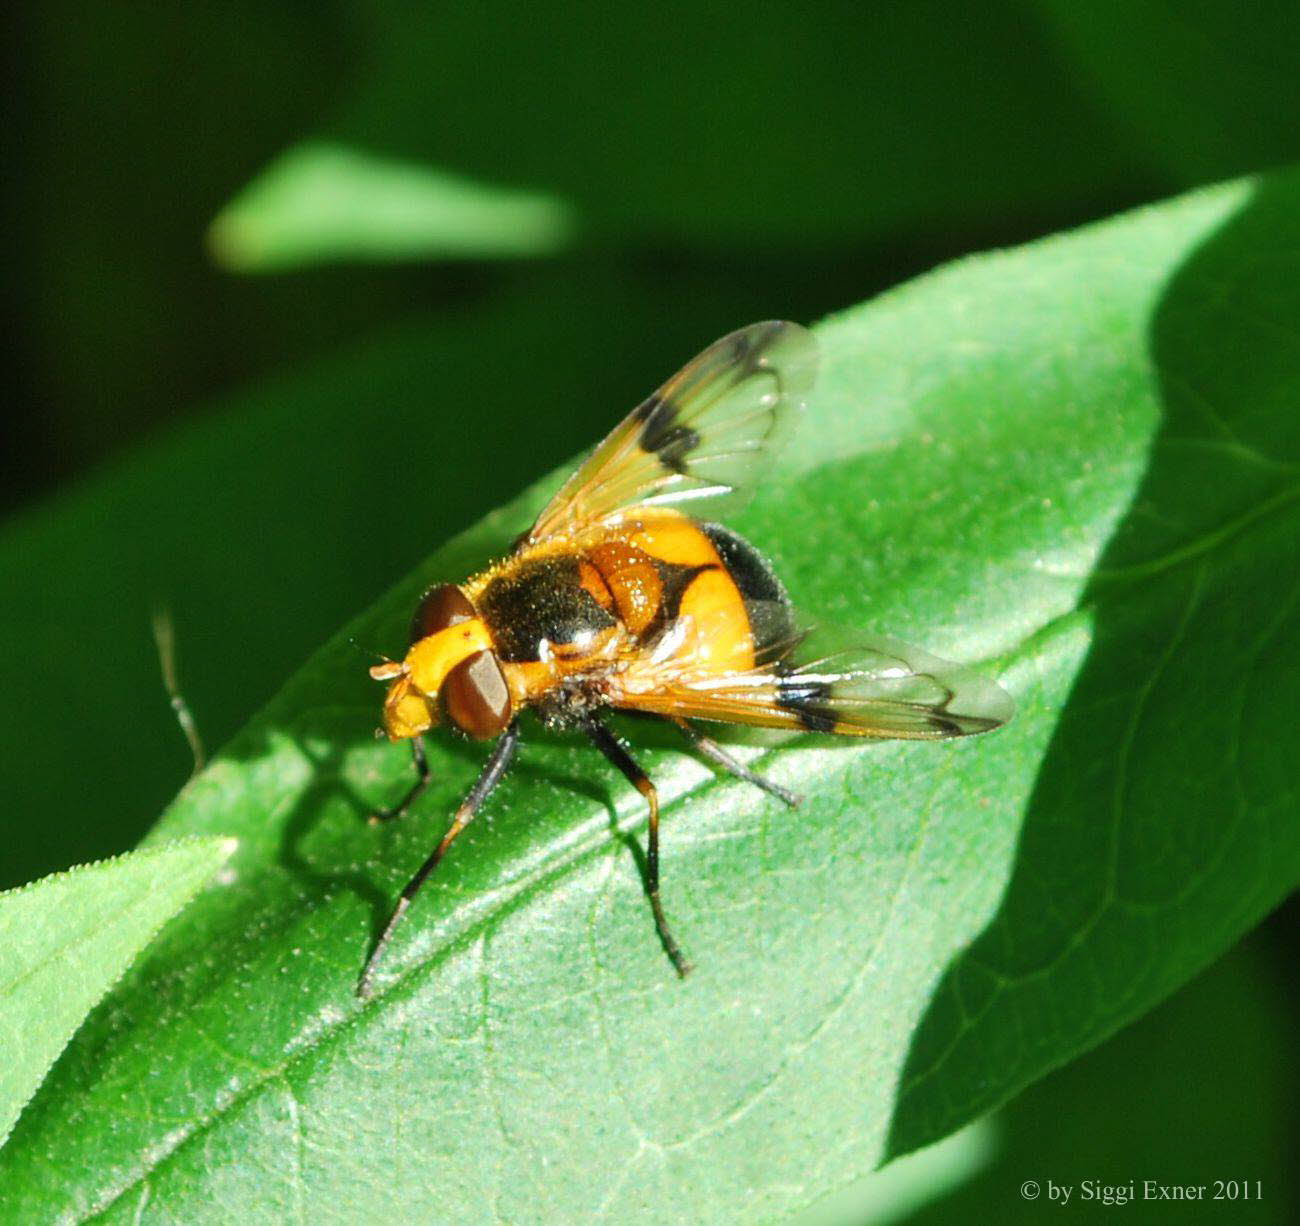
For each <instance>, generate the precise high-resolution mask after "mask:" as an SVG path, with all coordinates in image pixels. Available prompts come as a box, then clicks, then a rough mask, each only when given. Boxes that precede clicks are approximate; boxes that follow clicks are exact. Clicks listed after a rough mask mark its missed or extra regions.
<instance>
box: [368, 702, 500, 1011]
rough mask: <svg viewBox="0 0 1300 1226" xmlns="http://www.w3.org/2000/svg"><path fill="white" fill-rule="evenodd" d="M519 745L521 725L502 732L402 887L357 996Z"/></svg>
mask: <svg viewBox="0 0 1300 1226" xmlns="http://www.w3.org/2000/svg"><path fill="white" fill-rule="evenodd" d="M518 747H519V725H518V723H513V724H511V725H510V726H509V727H508V728H507V729H506V730H505V731H504V732H503V733H502V734H501V738H500V740H498V741H497V743H496V745H495V747H494V748H493V750H492V755H491V757H489V758H488V760H487V761H486V762H485V763H484V764H483V770H482V771H481V772H480V774H479V777H478V779H477V780H476V781H475V783H474V786H473V787H472V788H470V790H469V795H468V796H466V797H465V799H464V800H463V801H461V804H460V808H459V809H457V810H456V812H455V815H454V816H453V817H452V819H451V825H450V826H449V827H448V828H447V833H446V834H444V835H443V836H442V841H441V842H440V843H439V844H438V846H437V847H435V848H434V849H433V852H432V853H431V854H430V856H429V858H428V859H427V860H426V861H425V862H424V863H423V864H421V865H420V867H419V869H418V870H417V871H416V874H415V876H414V877H412V878H411V880H410V881H408V882H407V883H406V887H405V888H404V889H403V890H402V896H401V897H400V898H399V899H398V900H397V906H395V907H394V908H393V913H392V915H390V916H389V917H388V923H387V924H386V925H384V931H383V932H382V933H381V934H380V936H379V940H378V941H376V942H375V947H374V949H373V950H371V952H370V957H369V958H367V959H366V965H365V966H364V967H363V968H362V971H361V977H360V978H359V979H358V980H357V995H358V996H360V997H362V998H363V999H364V998H365V997H367V996H369V995H370V987H371V979H372V978H373V977H374V973H375V967H376V966H378V965H379V960H380V958H382V957H383V955H384V950H385V949H387V948H388V942H389V941H391V940H392V937H393V932H394V931H395V930H396V928H397V925H398V924H399V923H401V920H402V916H404V915H405V914H406V909H407V908H408V907H409V906H410V905H411V900H412V899H413V898H414V897H415V896H416V894H418V893H419V892H420V887H421V886H422V885H423V884H424V883H425V881H426V880H427V879H428V877H429V874H430V873H432V872H433V870H434V869H435V868H437V867H438V862H439V861H440V860H441V859H442V857H443V856H444V855H446V854H447V848H449V847H450V846H451V845H452V843H453V842H454V841H455V839H456V836H457V835H458V834H460V832H461V831H462V830H464V829H465V827H466V826H468V825H469V824H470V822H472V821H473V820H474V815H475V814H476V813H477V812H478V811H479V807H480V806H481V805H482V804H483V802H484V801H485V800H486V799H487V798H488V796H489V794H490V793H491V791H492V789H493V788H495V787H496V785H497V784H498V783H500V782H501V776H502V775H504V774H505V773H506V770H507V769H508V768H509V766H510V763H511V762H512V761H513V760H514V756H515V750H516V749H517V748H518Z"/></svg>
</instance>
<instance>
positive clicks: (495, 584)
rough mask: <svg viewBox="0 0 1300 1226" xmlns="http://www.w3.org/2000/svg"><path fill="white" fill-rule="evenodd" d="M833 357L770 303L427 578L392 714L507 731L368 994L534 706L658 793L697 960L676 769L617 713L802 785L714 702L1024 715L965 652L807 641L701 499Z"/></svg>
mask: <svg viewBox="0 0 1300 1226" xmlns="http://www.w3.org/2000/svg"><path fill="white" fill-rule="evenodd" d="M816 370H817V346H816V342H815V340H814V339H813V336H812V334H811V333H810V332H808V331H807V330H805V329H804V328H801V327H800V326H799V325H798V324H792V323H784V322H768V323H759V324H753V325H751V326H750V327H748V328H742V329H741V330H740V331H738V332H733V333H731V335H729V336H725V337H723V338H722V340H720V341H718V342H716V343H715V344H713V345H711V346H710V347H709V348H708V349H706V350H705V351H704V352H703V353H702V354H700V356H699V357H697V358H696V359H695V360H694V361H693V362H691V363H690V364H689V365H687V366H686V367H685V368H684V369H683V370H682V371H681V372H680V373H678V374H677V375H676V376H674V377H673V378H672V379H670V380H669V381H668V382H667V383H665V384H664V385H663V386H662V387H661V388H660V389H659V390H658V391H657V392H655V393H654V395H652V396H651V397H650V398H649V399H648V400H646V401H644V402H643V403H642V404H640V405H638V406H637V407H636V408H635V409H633V410H632V412H631V413H630V414H628V416H627V417H626V418H625V419H624V420H623V421H622V422H621V423H620V424H619V425H618V426H616V427H615V429H614V431H613V432H612V433H611V434H610V435H609V436H608V437H607V438H606V439H605V440H604V441H603V442H602V443H601V444H600V445H599V446H598V447H597V448H596V449H595V451H593V452H592V453H591V455H590V457H589V458H588V459H587V460H586V462H585V463H584V464H583V465H582V466H581V467H580V468H579V469H578V471H577V472H575V473H574V474H573V475H572V476H571V477H570V478H569V480H568V481H567V482H565V484H564V485H563V486H562V487H561V489H560V491H559V493H557V494H556V495H555V497H554V498H553V499H552V500H551V501H550V503H548V504H547V506H546V508H545V509H544V510H543V511H542V513H541V515H540V516H539V517H538V519H537V522H536V523H535V524H534V525H533V526H532V528H531V529H530V530H529V531H528V532H527V533H526V534H525V535H524V536H522V537H521V538H520V539H519V540H518V542H517V543H516V544H515V547H514V549H513V551H512V552H511V554H510V555H509V556H508V557H506V558H505V559H503V560H502V561H500V562H497V563H496V564H495V565H493V566H491V567H489V568H488V569H487V570H485V571H483V572H482V573H481V574H478V575H475V576H474V577H473V578H471V579H468V580H466V581H465V582H463V583H460V584H449V583H448V584H440V585H438V586H435V587H432V588H430V589H429V590H428V591H427V592H425V594H424V596H423V597H422V599H421V600H420V603H419V606H418V607H417V608H416V611H415V616H414V618H413V619H412V622H411V632H410V648H409V650H408V651H407V653H406V656H405V658H404V659H402V660H400V661H396V660H394V661H388V662H385V663H383V664H380V665H377V666H376V667H374V668H372V669H371V670H370V674H371V676H372V677H374V678H375V679H376V680H377V681H387V682H390V683H391V684H390V686H389V690H388V695H387V698H386V699H385V702H384V727H385V730H386V731H387V734H388V737H389V739H390V740H392V741H402V740H407V741H410V743H411V749H412V753H413V756H414V759H415V767H416V771H417V778H416V781H415V783H414V785H413V786H412V787H411V789H410V791H409V792H408V794H407V795H406V797H405V798H404V799H403V800H402V802H401V803H400V804H399V805H397V806H396V807H395V808H393V809H391V810H386V811H384V812H381V813H379V814H377V815H376V817H375V820H383V819H387V818H392V817H397V816H399V815H400V814H401V813H403V812H404V811H405V810H406V808H407V807H408V806H409V805H410V804H411V802H412V801H413V800H414V799H415V798H416V797H417V796H418V795H419V794H420V792H421V791H422V790H423V788H424V787H425V786H426V784H427V783H428V780H429V771H428V766H427V764H426V761H425V756H424V749H423V744H422V740H421V738H422V737H423V735H424V733H425V732H427V731H428V730H429V729H430V728H432V727H434V726H435V725H436V724H440V723H445V724H448V725H450V726H451V727H452V728H454V729H457V730H459V731H460V732H462V733H464V734H465V735H467V736H470V737H473V738H475V739H479V740H491V739H494V738H495V740H496V745H495V747H494V748H493V750H492V753H491V754H490V756H489V757H488V760H487V762H486V764H485V765H484V767H483V769H482V772H481V774H480V775H479V777H478V780H477V781H476V782H475V784H474V786H473V787H472V788H471V789H470V791H469V794H468V795H467V796H466V798H465V800H464V802H463V803H462V804H461V806H460V808H458V809H457V810H456V813H455V815H454V816H453V817H452V821H451V825H450V827H449V828H448V830H447V832H446V834H445V835H443V837H442V840H441V841H440V842H439V843H438V845H437V847H436V848H435V849H434V850H433V852H432V854H431V855H430V856H429V858H428V859H427V860H426V861H425V862H424V864H423V865H421V867H420V869H419V871H418V872H417V873H416V874H415V876H414V877H412V878H411V881H410V883H409V884H408V885H407V886H406V888H405V889H404V890H403V891H402V895H401V898H400V899H399V901H398V903H397V906H396V908H395V909H394V911H393V914H392V916H391V918H390V919H389V921H388V924H387V926H386V927H385V929H384V931H383V933H382V935H381V936H380V938H379V940H378V941H377V942H376V944H375V947H374V950H373V952H372V953H371V955H370V958H369V960H368V961H367V962H366V966H365V969H364V970H363V971H362V973H361V978H360V981H359V983H358V991H359V992H360V994H362V995H366V994H368V992H369V989H370V983H371V978H372V975H373V973H374V970H375V967H376V965H377V964H378V962H379V959H380V957H381V955H382V954H383V951H384V949H385V947H386V946H387V944H388V941H389V939H390V938H391V936H392V933H393V930H394V929H395V928H396V926H397V924H398V922H399V921H400V920H401V918H402V916H403V914H404V913H405V911H406V909H407V907H408V906H409V905H410V903H411V900H412V899H413V898H414V897H415V894H416V892H417V891H418V890H419V888H420V886H421V885H423V884H424V882H425V880H426V879H427V878H428V876H429V874H430V873H432V872H433V870H434V869H435V868H436V867H437V865H438V863H439V861H440V860H441V859H442V857H443V855H444V854H445V853H446V851H447V849H448V848H449V847H450V846H451V844H452V842H453V840H455V838H456V836H457V835H458V834H460V832H461V831H462V830H464V829H465V827H466V826H467V825H468V824H469V822H470V821H471V820H472V819H473V817H474V815H475V814H476V813H477V812H478V810H479V808H480V807H481V806H482V804H483V802H484V800H486V799H487V797H488V794H489V793H490V792H491V791H492V789H493V788H494V787H495V786H496V784H497V783H498V782H499V781H500V779H501V777H502V775H504V774H505V772H506V770H507V768H508V767H509V765H510V763H511V760H512V759H513V757H514V755H515V751H516V749H517V747H518V744H519V717H520V715H521V714H522V712H523V711H524V710H525V709H526V708H530V707H531V708H532V709H533V710H534V711H535V712H536V713H537V715H538V716H540V717H541V719H542V720H543V721H544V722H545V723H546V724H548V725H550V726H552V727H556V728H562V729H573V730H576V731H580V732H582V733H584V734H585V735H586V736H587V737H588V738H589V739H590V741H591V742H592V743H593V744H594V745H595V747H596V748H597V749H599V750H600V752H601V753H602V754H604V755H605V757H606V758H607V759H609V761H610V762H611V763H613V765H614V766H616V767H617V768H618V769H619V771H621V772H622V774H623V775H624V776H626V778H627V779H628V781H629V782H630V783H631V784H632V785H633V786H634V787H636V788H637V789H638V790H639V791H640V792H641V794H642V795H643V796H644V797H645V798H646V802H647V804H648V806H649V810H650V824H649V834H648V847H647V853H646V890H647V893H648V894H649V897H650V906H651V908H652V910H653V913H654V921H655V925H656V927H657V929H658V932H659V937H660V939H661V940H662V942H663V945H664V949H665V950H666V951H667V953H668V956H669V957H670V958H671V960H672V963H673V965H674V967H676V969H677V971H678V973H679V974H681V975H685V974H686V973H687V971H688V970H689V969H690V966H689V964H688V963H687V961H686V959H685V958H684V957H683V955H682V953H681V950H680V948H679V946H678V944H677V942H676V940H675V939H674V938H673V935H672V932H671V931H670V929H669V927H668V923H667V921H666V919H665V918H664V913H663V907H662V905H661V903H660V899H659V802H658V797H657V794H656V792H655V787H654V784H653V783H652V782H651V781H650V779H649V777H648V776H647V775H646V774H645V772H644V771H642V770H641V768H640V767H639V766H638V765H637V763H636V761H635V760H634V759H633V757H632V756H631V754H630V753H629V752H628V750H627V748H626V747H625V746H624V744H623V743H622V741H621V740H620V739H619V738H618V737H616V736H615V734H614V733H613V732H611V731H610V729H609V727H608V726H607V724H606V723H605V720H604V716H605V714H606V713H607V712H608V711H609V710H610V709H614V710H622V711H631V712H638V713H641V714H647V715H652V716H658V717H661V718H662V719H664V720H668V721H670V722H671V723H673V724H675V725H676V726H677V727H678V728H679V729H680V730H681V731H682V733H683V734H684V735H685V736H686V737H687V738H688V739H689V741H690V742H691V744H692V745H693V746H694V747H695V748H696V749H697V750H698V751H699V752H700V753H701V754H702V755H703V756H704V757H706V758H708V759H710V760H711V761H712V762H714V763H715V764H716V765H718V766H720V767H722V768H723V769H725V770H727V771H730V772H731V773H732V774H734V775H736V776H738V777H739V778H741V779H743V780H745V781H747V782H749V783H752V784H754V785H756V786H757V787H760V788H762V789H763V790H764V791H766V792H769V793H771V794H772V795H773V796H776V797H778V798H779V799H781V800H782V801H784V802H785V803H787V804H790V805H793V804H795V803H797V798H796V797H795V796H794V795H792V794H791V793H789V792H787V791H786V790H785V789H784V788H782V787H780V786H778V785H777V784H775V783H773V782H771V781H770V780H767V779H764V778H763V777H762V776H761V775H757V774H755V773H754V772H752V771H750V770H748V769H747V768H746V767H745V766H743V765H742V764H741V763H740V762H738V761H736V760H735V759H734V758H733V757H732V755H731V754H730V753H728V752H727V750H726V749H724V748H723V747H722V746H721V745H719V744H717V743H716V742H715V741H713V740H711V739H710V738H709V737H707V736H705V735H704V734H702V733H701V732H700V731H699V730H698V729H696V728H695V726H694V725H693V723H692V722H691V721H692V720H697V719H699V720H713V721H718V722H721V723H730V724H751V725H759V726H762V727H769V728H789V729H798V730H803V731H806V732H822V733H836V734H839V735H843V736H859V737H880V738H898V737H901V738H909V739H918V740H938V739H943V738H946V737H956V736H967V735H970V734H971V733H977V732H987V731H988V730H989V729H992V728H996V727H998V726H999V725H1000V724H1003V723H1005V722H1006V721H1007V720H1008V719H1009V718H1010V717H1011V711H1012V703H1011V699H1010V697H1009V696H1008V695H1007V693H1006V692H1005V691H1004V690H1003V689H1002V688H1001V687H999V686H998V685H996V684H994V683H993V682H992V681H988V680H986V679H985V678H983V677H979V676H977V675H975V674H973V673H971V672H969V671H967V670H966V669H964V668H961V667H959V666H957V665H954V664H948V663H946V662H945V661H942V660H937V659H935V658H934V657H933V656H930V655H928V654H926V653H925V652H922V651H919V650H917V649H915V648H912V647H907V646H905V645H903V644H901V643H896V642H894V641H892V640H890V639H881V638H871V637H866V636H861V635H859V636H857V637H856V638H855V639H854V640H853V641H852V643H851V645H849V646H848V647H841V648H840V649H838V650H836V651H834V652H831V653H830V654H823V655H820V656H819V657H818V658H815V659H811V660H809V659H807V658H806V657H807V654H808V653H807V651H806V650H805V648H806V646H807V644H806V642H805V638H806V635H805V632H804V631H803V630H801V628H800V626H799V624H798V623H797V622H796V619H795V616H794V614H793V612H792V609H791V604H790V600H789V597H788V596H787V595H786V591H785V588H784V586H783V585H782V583H781V581H780V579H779V578H778V577H777V576H776V574H775V573H774V572H773V570H772V567H771V566H770V565H769V563H768V562H767V561H766V559H764V558H763V556H762V555H761V554H760V553H759V552H758V551H757V550H756V549H755V548H754V547H753V546H752V545H750V544H749V543H748V542H747V541H745V540H744V539H743V538H741V537H740V536H738V535H737V534H736V533H735V532H733V531H732V530H731V529H729V528H724V527H722V526H721V525H720V524H717V523H713V522H709V521H705V520H703V519H697V518H695V517H694V516H693V515H690V514H687V513H686V512H685V511H684V510H681V509H678V508H679V507H691V508H694V506H695V504H696V503H697V502H702V501H704V500H706V499H710V498H715V497H717V496H723V495H725V496H729V497H730V496H736V495H743V494H744V493H746V492H747V491H749V490H752V489H753V487H754V485H755V484H756V483H757V482H758V481H759V480H760V478H761V477H762V475H763V473H764V471H765V470H766V469H767V467H768V464H769V462H770V461H771V459H772V456H773V454H774V452H775V451H776V449H777V448H778V447H779V444H780V442H781V440H782V439H784V438H785V437H786V435H787V433H788V431H789V430H790V429H791V428H792V427H793V426H794V425H795V424H796V423H797V420H798V418H799V417H800V415H801V413H802V411H803V407H804V402H805V400H806V398H807V396H808V393H809V390H810V389H811V387H812V385H813V381H814V378H815V376H816Z"/></svg>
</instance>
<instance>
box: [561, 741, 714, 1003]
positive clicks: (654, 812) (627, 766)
mask: <svg viewBox="0 0 1300 1226" xmlns="http://www.w3.org/2000/svg"><path fill="white" fill-rule="evenodd" d="M582 726H583V729H584V730H585V731H586V733H587V736H588V737H589V738H590V739H591V743H592V744H593V745H595V747H596V748H597V749H599V750H600V752H601V753H603V754H604V755H605V757H606V758H608V759H609V761H610V762H612V763H613V764H614V765H615V766H617V767H618V769H619V770H620V771H622V772H623V777H624V778H625V779H626V780H627V781H628V782H629V783H630V784H631V785H632V786H633V787H634V788H636V790H637V791H638V792H640V793H641V795H642V796H644V797H645V799H646V804H647V805H649V806H650V833H649V836H648V838H647V842H646V854H645V878H646V880H645V886H646V893H647V894H649V895H650V910H651V911H652V912H653V913H654V917H655V928H656V929H657V930H658V933H659V940H660V941H662V942H663V947H664V952H665V953H666V954H667V955H668V959H669V961H670V962H672V964H673V969H674V970H676V972H677V973H678V974H679V975H680V976H681V977H682V978H683V979H684V978H686V976H687V975H688V974H690V970H691V964H690V963H689V962H687V961H686V959H685V958H684V957H683V956H682V951H681V948H680V947H679V946H678V944H677V941H676V939H675V938H674V937H673V934H672V932H671V931H670V930H669V928H668V921H667V920H666V919H665V918H664V909H663V904H662V903H660V901H659V793H658V792H657V791H656V790H655V785H654V784H653V783H651V782H650V777H649V776H648V775H647V774H646V773H645V771H643V770H642V769H641V768H640V767H639V766H638V765H637V764H636V762H635V761H634V760H633V758H632V755H631V754H629V753H628V752H627V750H626V749H624V748H623V746H622V744H621V743H620V741H619V740H618V738H617V737H616V736H615V735H614V734H613V733H612V732H611V731H610V730H609V729H608V728H607V727H605V725H604V724H602V723H601V722H600V720H598V719H595V718H593V717H589V718H587V719H586V720H584V721H583V725H582Z"/></svg>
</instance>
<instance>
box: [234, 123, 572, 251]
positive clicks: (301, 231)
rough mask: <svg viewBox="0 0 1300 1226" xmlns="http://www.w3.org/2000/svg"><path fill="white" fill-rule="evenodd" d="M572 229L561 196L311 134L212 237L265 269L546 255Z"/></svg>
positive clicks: (246, 192) (242, 196)
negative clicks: (478, 179) (491, 183)
mask: <svg viewBox="0 0 1300 1226" xmlns="http://www.w3.org/2000/svg"><path fill="white" fill-rule="evenodd" d="M572 228H573V220H572V217H571V216H570V214H569V211H568V209H566V207H565V206H564V205H563V204H562V203H561V202H560V201H559V200H557V199H556V198H555V197H553V196H547V195H543V194H541V193H540V192H522V191H507V190H505V189H503V188H496V187H486V186H484V185H482V184H479V183H475V182H473V181H472V180H469V179H465V178H461V177H459V176H457V175H452V174H448V173H447V172H446V171H442V170H436V169H434V168H433V167H430V166H422V165H419V164H417V163H413V162H402V161H398V160H395V159H392V158H381V157H375V156H373V155H371V154H367V153H364V152H362V151H360V150H355V149H347V148H344V147H342V146H338V145H330V144H323V143H317V142H311V143H307V144H303V145H298V146H297V147H295V148H293V149H290V150H288V151H287V152H286V153H283V154H281V155H280V156H279V157H278V158H277V159H276V160H275V161H274V162H272V163H271V165H270V166H268V167H267V168H266V169H265V170H264V171H262V173H261V174H260V175H258V176H257V178H256V179H254V180H253V182H252V183H250V184H249V185H248V186H247V187H246V188H244V189H243V191H241V192H240V193H239V195H238V196H236V197H235V199H234V200H232V201H231V202H230V203H229V204H228V205H226V207H225V208H224V209H222V211H221V213H220V214H219V215H218V216H217V218H216V220H215V221H214V222H213V223H212V227H211V229H210V230H209V233H208V241H209V245H210V247H211V249H212V253H213V256H214V258H215V259H216V260H217V262H218V263H220V264H224V265H225V266H226V267H227V268H229V269H232V270H234V271H236V272H266V271H269V270H276V269H282V268H295V267H299V266H301V265H306V264H316V263H322V262H324V263H329V262H333V261H338V260H367V259H369V260H410V259H421V258H423V259H435V260H446V259H487V258H491V257H494V256H496V257H501V256H525V255H546V254H550V253H551V252H554V251H557V250H559V249H560V248H561V247H562V246H564V245H565V244H566V243H567V242H568V239H569V236H570V232H571V230H572Z"/></svg>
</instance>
